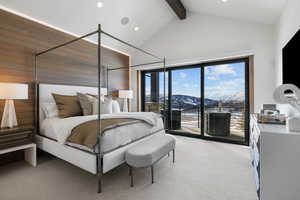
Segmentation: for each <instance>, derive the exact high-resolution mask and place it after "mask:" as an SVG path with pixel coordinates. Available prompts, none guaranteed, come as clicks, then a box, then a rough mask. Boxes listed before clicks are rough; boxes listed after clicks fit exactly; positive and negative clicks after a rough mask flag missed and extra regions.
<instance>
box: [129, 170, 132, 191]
mask: <svg viewBox="0 0 300 200" xmlns="http://www.w3.org/2000/svg"><path fill="white" fill-rule="evenodd" d="M129 174H130V186H131V187H133V170H132V167H131V166H129Z"/></svg>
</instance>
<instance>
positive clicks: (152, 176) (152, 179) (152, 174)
mask: <svg viewBox="0 0 300 200" xmlns="http://www.w3.org/2000/svg"><path fill="white" fill-rule="evenodd" d="M151 183H152V184H153V183H154V169H153V165H152V166H151Z"/></svg>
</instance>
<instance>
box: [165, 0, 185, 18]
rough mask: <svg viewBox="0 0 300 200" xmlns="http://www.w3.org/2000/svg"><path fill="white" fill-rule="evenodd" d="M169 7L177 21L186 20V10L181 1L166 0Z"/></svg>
mask: <svg viewBox="0 0 300 200" xmlns="http://www.w3.org/2000/svg"><path fill="white" fill-rule="evenodd" d="M166 1H167V3H168V4H169V6H170V7H171V8H172V9H173V11H174V12H175V13H176V15H177V16H178V17H179V19H181V20H184V19H186V9H185V7H184V5H183V4H182V2H181V0H166Z"/></svg>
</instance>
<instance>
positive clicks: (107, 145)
mask: <svg viewBox="0 0 300 200" xmlns="http://www.w3.org/2000/svg"><path fill="white" fill-rule="evenodd" d="M114 116H115V115H114ZM96 118H97V116H95V115H91V116H78V117H70V118H65V119H61V118H47V119H45V120H43V122H42V123H41V127H40V134H41V135H43V136H46V137H48V138H51V139H53V140H56V141H58V142H59V143H61V144H62V145H65V144H67V145H70V146H72V147H76V148H79V149H82V150H85V151H90V152H95V151H96V152H97V149H98V148H97V147H96V148H95V149H89V148H88V147H85V146H82V145H78V144H74V143H69V142H66V138H67V136H68V135H70V133H71V131H72V129H73V128H74V127H76V126H77V125H78V124H80V123H84V122H86V121H90V120H93V119H96ZM163 129H164V125H163V121H162V119H161V118H159V119H157V121H156V123H154V124H149V123H147V122H145V121H143V120H139V121H138V122H137V123H134V124H128V125H126V126H120V127H116V128H113V129H109V130H107V131H105V132H104V133H103V135H102V138H101V151H102V152H103V153H108V152H111V151H113V150H115V149H118V148H120V147H122V146H125V145H127V144H130V143H132V142H135V141H137V140H139V139H142V138H144V137H146V136H149V135H152V134H155V133H157V132H159V131H162V130H163Z"/></svg>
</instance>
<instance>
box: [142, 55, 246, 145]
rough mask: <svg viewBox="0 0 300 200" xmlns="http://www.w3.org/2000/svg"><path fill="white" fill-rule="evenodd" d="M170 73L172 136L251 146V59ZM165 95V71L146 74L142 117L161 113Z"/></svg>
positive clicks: (168, 99) (168, 94) (168, 98)
mask: <svg viewBox="0 0 300 200" xmlns="http://www.w3.org/2000/svg"><path fill="white" fill-rule="evenodd" d="M166 71H167V72H166V78H165V81H166V82H165V88H166V91H165V94H166V98H165V100H166V108H167V110H166V111H167V112H166V115H167V116H166V118H167V122H168V123H167V124H168V130H169V132H170V133H173V134H180V135H186V136H193V137H200V138H205V139H212V140H218V141H225V142H232V143H238V144H248V142H249V133H248V120H249V77H248V76H249V73H248V71H249V59H248V58H245V59H236V60H229V61H222V62H213V63H212V62H211V63H204V64H198V65H192V66H181V67H177V68H169V69H167V70H166ZM163 91H164V77H163V71H162V70H154V71H143V73H142V109H143V111H146V112H158V113H162V110H163V105H164V100H163V99H164V92H163Z"/></svg>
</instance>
